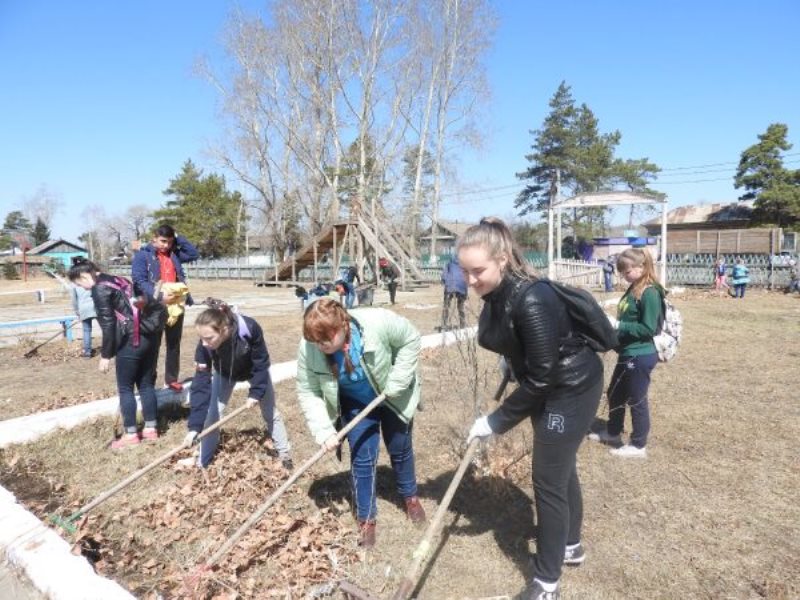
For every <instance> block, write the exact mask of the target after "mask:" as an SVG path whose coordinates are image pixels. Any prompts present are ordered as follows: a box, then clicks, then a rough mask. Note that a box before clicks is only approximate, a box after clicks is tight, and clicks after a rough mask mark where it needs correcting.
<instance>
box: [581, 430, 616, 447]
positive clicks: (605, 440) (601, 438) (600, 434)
mask: <svg viewBox="0 0 800 600" xmlns="http://www.w3.org/2000/svg"><path fill="white" fill-rule="evenodd" d="M586 437H587V438H588V439H590V440H592V441H593V442H600V443H601V444H608V445H610V446H612V445H617V446H619V445H621V444H622V435H609V434H608V431H606V430H605V429H601V430H600V431H597V432H595V431H593V432H591V433H590V434H589V435H587V436H586Z"/></svg>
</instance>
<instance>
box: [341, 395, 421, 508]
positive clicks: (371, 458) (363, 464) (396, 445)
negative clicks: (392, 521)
mask: <svg viewBox="0 0 800 600" xmlns="http://www.w3.org/2000/svg"><path fill="white" fill-rule="evenodd" d="M363 408H364V405H362V404H359V403H356V402H352V401H349V400H347V399H344V398H343V399H342V419H343V420H344V422H345V424H347V423H349V422H350V421H351V420H352V419H353V418H354V417H355V416H356V415H357V414H358V413H359V412H361V410H362V409H363ZM412 425H413V421H412V423H409V424H405V423H403V421H401V420H400V418H399V417H398V416H397V415H396V414H395V412H394V411H393V410H392V409H391V408H388V407H386V406H383V405H381V406H378V407H377V408H375V409H374V410H373V411H372V412H371V413H370V414H369V415H368V416H367V417H366V418H365V419H364V420H363V421H361V422H360V423H359V424H358V425H356V426H355V427H354V428H353V429H352V430H351V431H350V433H348V434H347V441H348V443H349V444H350V478H351V484H352V487H353V498H354V501H355V508H356V518H357V519H358V520H359V521H366V520H368V519H375V516H376V515H377V513H378V507H377V503H376V500H377V498H376V490H375V470H376V469H377V467H378V445H379V434H380V433H382V434H383V443H384V444H385V445H386V449H387V450H388V452H389V458H390V460H391V463H392V470H393V471H394V475H395V478H396V479H397V493H398V494H400V496H401V497H403V498H409V497H411V496H416V495H417V477H416V473H415V470H414V448H413V446H412V440H411V430H412Z"/></svg>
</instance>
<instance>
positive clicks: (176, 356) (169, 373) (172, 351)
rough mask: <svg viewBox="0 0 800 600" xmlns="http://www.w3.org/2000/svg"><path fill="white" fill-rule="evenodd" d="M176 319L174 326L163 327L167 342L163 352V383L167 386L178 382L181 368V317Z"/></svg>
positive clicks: (182, 315)
mask: <svg viewBox="0 0 800 600" xmlns="http://www.w3.org/2000/svg"><path fill="white" fill-rule="evenodd" d="M184 315H185V313H184V314H181V316H179V317H178V320H177V321H176V322H175V325H173V326H172V327H170V326H169V325H168V326H166V327H164V338H166V340H167V348H166V351H165V352H164V383H166V384H167V385H169V384H170V383H173V382H175V381H178V373H179V372H180V368H181V337H183V317H184Z"/></svg>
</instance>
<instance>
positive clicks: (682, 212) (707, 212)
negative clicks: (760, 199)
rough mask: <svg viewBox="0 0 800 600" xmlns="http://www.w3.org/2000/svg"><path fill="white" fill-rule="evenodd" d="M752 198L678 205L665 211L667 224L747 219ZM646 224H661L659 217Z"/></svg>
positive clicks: (750, 212)
mask: <svg viewBox="0 0 800 600" xmlns="http://www.w3.org/2000/svg"><path fill="white" fill-rule="evenodd" d="M753 204H754V201H753V200H746V201H743V202H732V203H730V204H721V203H717V204H700V205H696V206H679V207H678V208H673V209H672V210H671V211H669V212H668V213H667V225H691V224H700V223H729V222H731V221H749V220H750V217H751V216H752V214H753ZM644 225H646V226H653V225H661V217H656V218H655V219H650V220H649V221H646V222H645V223H644Z"/></svg>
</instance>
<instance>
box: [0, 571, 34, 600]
mask: <svg viewBox="0 0 800 600" xmlns="http://www.w3.org/2000/svg"><path fill="white" fill-rule="evenodd" d="M0 598H9V599H11V598H13V599H14V600H44V596H42V595H41V594H40V593H39V592H38V591H36V589H35V588H34V587H33V584H31V582H30V581H28V579H27V578H26V577H25V576H24V575H22V574H21V573H19V572H18V571H17V570H16V569H15V568H13V567H12V566H10V565H9V564H7V563H0Z"/></svg>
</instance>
